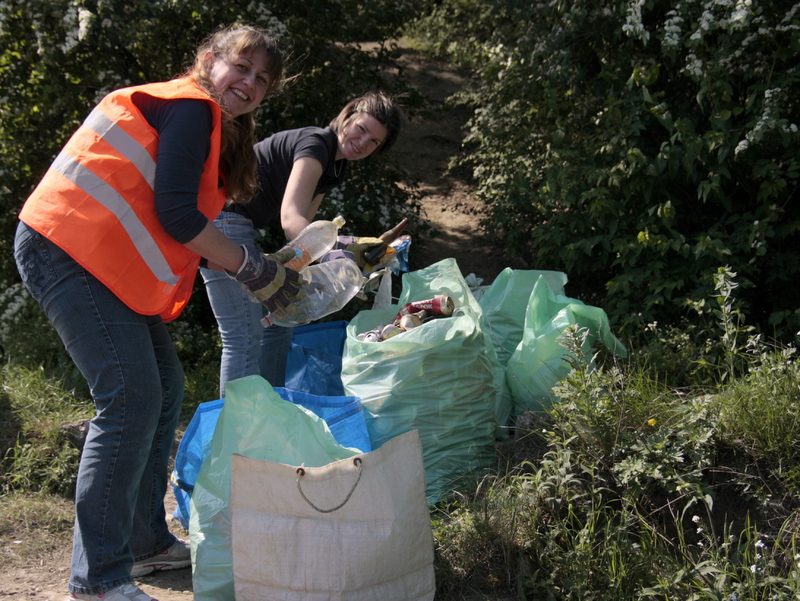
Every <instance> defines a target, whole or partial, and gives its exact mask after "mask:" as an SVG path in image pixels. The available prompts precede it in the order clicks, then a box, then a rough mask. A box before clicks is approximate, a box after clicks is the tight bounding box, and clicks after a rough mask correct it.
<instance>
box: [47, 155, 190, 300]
mask: <svg viewBox="0 0 800 601" xmlns="http://www.w3.org/2000/svg"><path fill="white" fill-rule="evenodd" d="M52 168H53V169H55V170H56V171H58V172H59V173H60V174H61V175H63V176H64V177H66V178H67V179H68V180H69V181H71V182H72V183H73V184H75V185H76V186H78V187H79V188H80V189H81V190H83V191H84V192H86V193H87V194H88V195H89V196H90V197H92V198H94V199H95V200H96V201H97V202H99V203H100V204H101V205H103V206H104V207H105V208H107V209H108V210H109V211H111V212H112V213H113V214H114V215H116V217H117V219H119V222H120V223H121V224H122V227H124V228H125V231H126V232H128V235H129V236H130V237H131V240H132V241H133V245H134V246H135V247H136V250H137V251H139V255H140V256H141V257H142V259H144V262H145V263H147V266H148V267H149V268H150V271H152V272H153V275H154V276H155V277H156V278H157V279H158V280H159V281H160V282H163V283H165V284H168V285H170V286H177V285H178V282H179V281H180V278H179V277H178V276H176V275H175V274H174V273H173V272H172V269H171V268H170V266H169V263H167V260H166V258H165V257H164V255H163V254H162V253H161V250H160V249H159V248H158V245H157V244H156V241H155V240H154V239H153V237H152V236H151V235H150V232H148V231H147V228H146V227H145V226H144V224H142V222H141V221H139V218H138V217H137V216H136V213H135V212H134V210H133V209H132V208H131V206H130V205H129V204H128V203H127V202H126V201H125V199H124V198H122V196H120V195H119V193H118V192H117V191H116V190H114V188H112V187H111V186H110V185H108V183H106V182H105V181H104V180H103V179H101V178H100V177H98V176H97V175H95V174H94V173H92V172H91V171H90V170H89V169H87V168H86V167H85V166H84V165H81V164H80V163H79V162H78V161H76V160H75V159H73V158H72V157H71V156H69V155H67V154H65V153H64V152H63V151H62V152H61V153H60V154H59V155H58V156H57V157H56V160H55V161H53V165H52Z"/></svg>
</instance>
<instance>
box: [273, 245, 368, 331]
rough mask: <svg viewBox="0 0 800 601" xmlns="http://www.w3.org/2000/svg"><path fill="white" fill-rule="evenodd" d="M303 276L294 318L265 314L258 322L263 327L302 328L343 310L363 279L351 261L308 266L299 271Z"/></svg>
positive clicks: (292, 316)
mask: <svg viewBox="0 0 800 601" xmlns="http://www.w3.org/2000/svg"><path fill="white" fill-rule="evenodd" d="M300 273H301V274H302V275H303V290H305V292H306V296H305V298H303V299H302V300H300V301H298V302H296V303H295V304H294V306H295V308H296V309H297V314H295V315H289V316H286V317H285V318H284V319H275V318H273V317H272V316H271V315H269V314H267V315H266V316H264V317H263V318H262V319H261V325H263V326H264V327H267V326H271V325H273V324H275V325H280V326H288V327H294V326H303V325H306V324H307V323H311V322H312V321H316V320H317V319H321V318H322V317H325V316H326V315H330V314H331V313H334V312H335V311H338V310H339V309H341V308H342V307H344V306H345V305H346V304H347V303H348V302H350V300H351V299H352V298H353V297H354V296H355V295H356V294H358V291H359V290H360V289H361V286H362V285H363V284H364V279H365V278H364V276H363V275H362V274H361V269H359V267H358V265H356V263H355V261H352V260H351V259H347V258H338V259H333V260H331V261H325V262H323V263H315V264H314V265H309V266H308V267H305V268H304V269H302V270H301V271H300Z"/></svg>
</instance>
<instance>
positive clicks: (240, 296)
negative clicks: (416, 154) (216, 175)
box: [201, 92, 402, 397]
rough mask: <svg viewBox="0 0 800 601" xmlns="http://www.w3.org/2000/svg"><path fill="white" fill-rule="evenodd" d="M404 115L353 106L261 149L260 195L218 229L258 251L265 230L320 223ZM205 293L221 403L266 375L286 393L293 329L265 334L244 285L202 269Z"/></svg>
mask: <svg viewBox="0 0 800 601" xmlns="http://www.w3.org/2000/svg"><path fill="white" fill-rule="evenodd" d="M401 121H402V116H401V113H400V110H399V108H398V107H397V106H396V105H395V104H394V102H393V101H392V100H391V99H390V98H389V97H388V96H387V95H385V94H383V93H381V92H376V93H368V94H365V95H364V96H361V97H359V98H356V99H354V100H351V101H350V102H349V103H348V104H347V105H346V106H345V107H344V109H342V111H341V112H340V113H339V115H338V116H337V117H336V118H335V119H334V120H333V121H332V122H331V124H330V125H329V126H328V127H325V128H320V127H303V128H300V129H292V130H287V131H282V132H278V133H276V134H273V135H271V136H269V137H268V138H265V139H264V140H262V141H261V142H259V143H257V144H256V145H255V150H256V155H257V157H258V183H259V192H258V193H257V195H256V196H255V197H254V198H253V199H252V200H251V201H250V202H249V203H246V204H229V205H227V206H226V207H225V209H224V210H223V211H222V212H221V213H220V214H219V216H218V217H217V219H216V220H215V221H214V224H215V225H216V226H217V227H218V228H219V229H220V230H221V231H222V232H223V233H224V234H226V236H228V237H229V238H230V239H232V240H234V241H238V242H239V243H240V244H249V243H255V242H256V240H257V239H258V238H259V237H260V235H261V234H260V232H259V230H260V229H263V228H265V227H266V226H267V224H269V223H270V222H272V221H274V220H275V219H277V218H279V219H280V223H281V227H282V228H283V231H284V233H285V234H286V239H287V240H291V239H293V238H295V237H296V236H297V235H298V234H299V233H300V232H301V231H302V230H303V229H304V228H305V227H306V226H307V225H308V224H309V223H311V222H312V221H313V220H314V217H315V215H316V213H317V210H318V209H319V207H320V204H321V203H322V200H323V198H324V196H325V194H326V193H327V192H328V190H330V189H331V188H333V187H335V186H337V185H339V184H341V183H342V182H343V181H344V180H345V177H346V175H347V163H348V162H349V161H356V160H360V159H365V158H367V157H369V156H371V155H373V154H379V153H383V152H386V151H387V150H389V148H391V146H392V145H393V144H394V142H395V140H396V139H397V136H398V134H399V131H400V125H401ZM374 244H376V240H375V239H374V238H372V239H370V238H356V239H354V240H353V241H351V244H350V245H348V247H347V248H348V250H351V251H352V252H353V255H354V256H355V257H357V258H360V257H361V255H362V254H363V251H364V250H365V249H366V248H368V247H369V246H371V245H374ZM201 273H202V275H203V280H204V281H205V285H206V292H207V293H208V298H209V301H210V303H211V307H212V309H213V311H214V315H215V317H216V319H217V326H218V328H219V331H220V335H221V338H222V360H221V365H220V395H221V396H222V397H224V396H225V383H226V382H228V381H230V380H236V379H238V378H243V377H245V376H248V375H253V374H260V375H261V376H263V377H264V379H266V380H267V381H268V382H269V383H270V384H271V385H272V386H283V385H284V378H285V371H286V358H287V356H288V353H289V347H290V345H291V338H292V328H285V327H281V326H271V327H269V328H266V329H265V328H264V327H263V326H262V325H261V318H262V317H263V314H264V311H263V309H262V307H261V306H260V305H258V304H256V303H253V302H251V301H250V300H249V299H248V297H247V295H246V294H245V293H244V291H243V290H242V289H241V286H240V285H239V284H238V282H235V281H232V280H230V279H229V278H227V277H226V276H224V274H220V273H219V272H217V271H213V270H209V269H202V270H201Z"/></svg>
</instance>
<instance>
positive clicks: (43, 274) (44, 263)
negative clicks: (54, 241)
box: [14, 222, 56, 302]
mask: <svg viewBox="0 0 800 601" xmlns="http://www.w3.org/2000/svg"><path fill="white" fill-rule="evenodd" d="M14 259H15V260H16V262H17V270H19V275H20V277H21V278H22V283H23V284H25V287H26V288H27V289H28V291H29V292H30V293H31V296H33V298H34V299H36V301H37V302H38V301H40V300H41V298H42V294H43V293H44V291H45V290H47V287H48V286H50V285H51V284H52V283H53V282H54V281H55V279H56V275H55V271H54V270H53V264H52V260H51V257H50V249H49V248H48V247H47V242H46V240H45V239H44V237H42V235H41V234H39V233H38V232H36V231H34V230H32V229H30V228H29V227H28V226H27V225H25V224H24V223H22V222H20V223H19V225H18V226H17V234H16V237H15V239H14Z"/></svg>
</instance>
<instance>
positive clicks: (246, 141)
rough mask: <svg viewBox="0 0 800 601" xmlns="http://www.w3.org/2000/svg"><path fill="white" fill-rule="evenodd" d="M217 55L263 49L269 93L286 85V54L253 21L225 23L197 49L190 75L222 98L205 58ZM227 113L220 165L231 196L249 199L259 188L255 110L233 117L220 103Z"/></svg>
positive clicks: (205, 88)
mask: <svg viewBox="0 0 800 601" xmlns="http://www.w3.org/2000/svg"><path fill="white" fill-rule="evenodd" d="M209 52H210V53H211V55H212V56H214V58H223V57H238V56H241V55H242V54H251V53H253V52H263V53H264V54H265V55H266V57H267V62H268V65H269V69H268V70H269V85H268V87H267V96H271V95H275V94H277V93H278V92H280V91H281V89H282V88H283V83H284V79H283V54H282V53H281V51H280V49H279V48H278V45H277V43H276V42H275V39H274V38H273V37H272V35H271V34H270V33H269V32H267V31H266V30H264V29H261V28H259V27H254V26H252V25H230V26H227V27H223V28H221V29H219V30H217V31H215V32H214V33H213V34H211V35H210V36H209V37H208V38H206V39H205V41H203V43H202V44H200V46H199V47H198V48H197V52H196V53H195V59H194V64H193V65H192V67H191V68H190V69H189V71H188V75H189V76H190V77H192V78H194V80H195V81H196V82H197V84H198V85H199V86H200V87H202V88H203V89H204V90H205V91H206V92H208V93H209V94H210V95H211V97H212V98H215V99H217V100H218V96H217V93H216V91H215V89H214V84H213V82H212V81H211V77H210V74H209V65H208V63H207V61H206V60H205V57H206V56H207V55H208V53H209ZM219 104H220V106H221V108H222V111H223V113H224V114H225V115H226V117H225V118H224V119H223V124H222V148H221V149H220V160H219V163H220V169H221V171H222V172H223V173H224V174H225V177H226V185H227V191H228V200H229V201H231V202H236V203H243V202H247V201H249V200H250V199H251V198H252V197H253V195H254V194H255V193H256V191H257V189H258V182H257V178H256V155H255V152H254V150H253V145H254V144H255V143H256V142H257V140H256V138H255V128H256V120H255V112H254V111H253V112H250V113H247V114H244V115H240V116H239V117H236V118H233V117H231V116H230V115H229V114H227V112H226V110H225V107H224V105H223V104H222V103H219Z"/></svg>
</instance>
